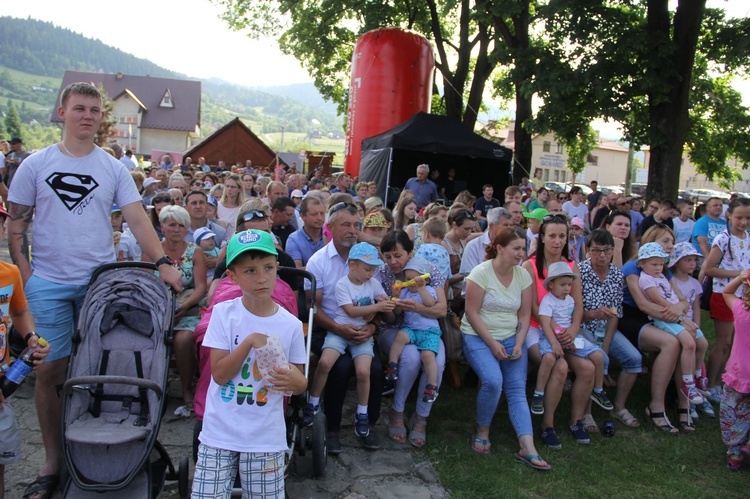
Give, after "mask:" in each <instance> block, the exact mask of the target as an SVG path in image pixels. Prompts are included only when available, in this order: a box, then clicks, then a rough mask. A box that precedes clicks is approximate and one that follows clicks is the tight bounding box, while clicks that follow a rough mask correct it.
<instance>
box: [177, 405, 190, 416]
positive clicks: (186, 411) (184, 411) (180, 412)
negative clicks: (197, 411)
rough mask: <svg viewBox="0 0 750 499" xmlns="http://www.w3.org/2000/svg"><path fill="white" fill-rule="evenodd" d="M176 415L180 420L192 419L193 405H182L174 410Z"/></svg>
mask: <svg viewBox="0 0 750 499" xmlns="http://www.w3.org/2000/svg"><path fill="white" fill-rule="evenodd" d="M174 415H175V416H177V417H178V418H190V417H193V404H190V405H188V404H185V405H181V406H180V407H178V408H177V409H175V410H174Z"/></svg>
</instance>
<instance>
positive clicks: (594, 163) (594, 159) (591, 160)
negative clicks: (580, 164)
mask: <svg viewBox="0 0 750 499" xmlns="http://www.w3.org/2000/svg"><path fill="white" fill-rule="evenodd" d="M586 162H587V163H588V164H590V165H592V166H599V156H594V155H593V154H589V155H588V156H587V157H586Z"/></svg>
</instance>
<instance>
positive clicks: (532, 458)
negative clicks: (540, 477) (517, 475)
mask: <svg viewBox="0 0 750 499" xmlns="http://www.w3.org/2000/svg"><path fill="white" fill-rule="evenodd" d="M513 457H515V458H516V460H517V461H520V462H522V463H524V464H526V465H528V466H530V467H532V468H534V469H535V470H539V471H550V470H551V469H552V466H550V464H549V463H548V462H546V461H544V459H542V458H541V457H539V456H538V455H537V454H529V455H527V456H522V455H521V454H520V453H518V452H516V453H515V454H513ZM532 461H542V462H543V463H544V466H541V465H538V464H534V463H533V462H532Z"/></svg>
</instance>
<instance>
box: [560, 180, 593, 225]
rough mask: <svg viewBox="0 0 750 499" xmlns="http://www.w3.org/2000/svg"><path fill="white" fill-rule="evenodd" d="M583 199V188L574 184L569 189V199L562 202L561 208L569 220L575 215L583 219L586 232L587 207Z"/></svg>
mask: <svg viewBox="0 0 750 499" xmlns="http://www.w3.org/2000/svg"><path fill="white" fill-rule="evenodd" d="M583 200H584V195H583V189H581V187H580V186H578V185H574V186H573V188H572V189H570V201H565V203H563V205H562V209H563V211H564V212H565V213H567V214H568V216H569V217H570V219H571V220H572V219H574V218H575V217H578V218H580V219H581V220H583V221H584V224H585V227H586V232H588V231H589V209H588V207H587V206H586V203H584V202H583Z"/></svg>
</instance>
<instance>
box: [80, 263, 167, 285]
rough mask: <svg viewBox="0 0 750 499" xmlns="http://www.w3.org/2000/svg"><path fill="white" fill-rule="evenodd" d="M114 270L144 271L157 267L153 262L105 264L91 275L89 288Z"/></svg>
mask: <svg viewBox="0 0 750 499" xmlns="http://www.w3.org/2000/svg"><path fill="white" fill-rule="evenodd" d="M113 269H143V270H157V269H156V265H155V264H153V263H151V262H114V263H105V264H104V265H100V266H98V267H97V268H96V269H94V273H93V274H91V280H89V286H91V285H92V284H94V281H96V279H97V278H98V277H99V276H100V275H102V274H103V273H104V272H107V271H108V270H113Z"/></svg>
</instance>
